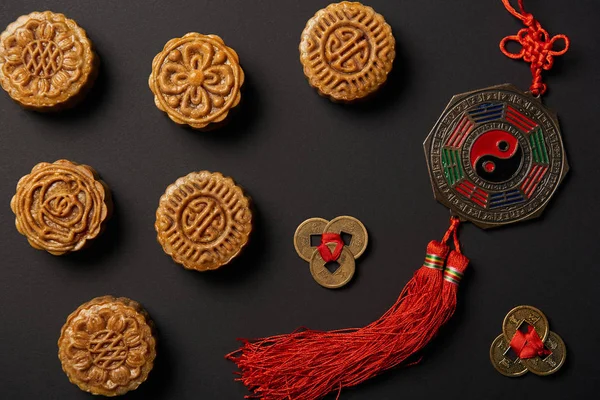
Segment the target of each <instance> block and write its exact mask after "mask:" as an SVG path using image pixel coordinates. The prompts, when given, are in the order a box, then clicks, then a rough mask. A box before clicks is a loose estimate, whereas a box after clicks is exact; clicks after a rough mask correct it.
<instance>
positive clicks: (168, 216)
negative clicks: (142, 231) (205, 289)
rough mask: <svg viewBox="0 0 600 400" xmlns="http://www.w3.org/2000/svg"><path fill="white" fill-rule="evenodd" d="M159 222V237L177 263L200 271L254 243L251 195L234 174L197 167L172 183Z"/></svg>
mask: <svg viewBox="0 0 600 400" xmlns="http://www.w3.org/2000/svg"><path fill="white" fill-rule="evenodd" d="M154 226H155V228H156V231H157V232H158V242H159V243H160V244H161V245H162V247H163V249H164V251H165V253H167V254H168V255H170V256H171V257H173V260H175V262H178V263H179V264H182V265H183V266H184V267H185V268H188V269H195V270H198V271H206V270H210V269H217V268H219V267H221V266H222V265H225V264H227V263H228V262H229V261H231V260H232V259H233V258H234V257H235V256H237V255H238V253H239V252H240V251H241V249H242V248H243V247H244V246H245V245H246V243H247V242H248V236H249V235H250V232H251V231H252V212H251V211H250V200H249V198H248V197H246V196H245V195H244V193H243V191H242V188H240V187H239V186H237V185H236V184H235V182H234V181H233V179H231V178H226V177H224V176H223V175H221V174H220V173H218V172H217V173H211V172H208V171H201V172H193V173H191V174H189V175H187V176H185V177H183V178H179V179H178V180H177V181H176V182H175V183H174V184H172V185H170V186H169V187H168V188H167V190H166V192H165V194H164V195H163V196H162V197H161V198H160V203H159V207H158V210H156V223H155V225H154Z"/></svg>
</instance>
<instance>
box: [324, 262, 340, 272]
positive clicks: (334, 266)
mask: <svg viewBox="0 0 600 400" xmlns="http://www.w3.org/2000/svg"><path fill="white" fill-rule="evenodd" d="M339 267H340V264H339V263H338V262H337V261H329V262H328V263H325V268H327V270H328V271H329V272H331V273H332V274H333V273H334V272H335V271H337V270H338V268H339Z"/></svg>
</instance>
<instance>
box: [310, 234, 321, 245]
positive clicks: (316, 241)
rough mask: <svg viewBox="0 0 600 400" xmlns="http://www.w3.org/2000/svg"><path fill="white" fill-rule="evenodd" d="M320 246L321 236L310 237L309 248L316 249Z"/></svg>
mask: <svg viewBox="0 0 600 400" xmlns="http://www.w3.org/2000/svg"><path fill="white" fill-rule="evenodd" d="M320 244H321V235H310V247H317V246H319V245H320Z"/></svg>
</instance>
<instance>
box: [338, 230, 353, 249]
mask: <svg viewBox="0 0 600 400" xmlns="http://www.w3.org/2000/svg"><path fill="white" fill-rule="evenodd" d="M340 237H341V238H342V242H344V246H350V242H352V234H350V233H346V232H340Z"/></svg>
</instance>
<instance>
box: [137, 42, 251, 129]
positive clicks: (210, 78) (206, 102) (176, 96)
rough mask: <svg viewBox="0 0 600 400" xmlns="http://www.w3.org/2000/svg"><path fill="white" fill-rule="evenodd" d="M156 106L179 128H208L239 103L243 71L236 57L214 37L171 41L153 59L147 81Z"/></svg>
mask: <svg viewBox="0 0 600 400" xmlns="http://www.w3.org/2000/svg"><path fill="white" fill-rule="evenodd" d="M148 83H149V85H150V90H152V93H154V102H155V104H156V106H157V107H158V108H159V109H160V110H162V111H164V112H166V113H167V115H168V116H169V118H171V119H172V120H173V121H174V122H176V123H177V124H180V125H189V126H191V127H192V128H195V129H204V128H207V126H208V125H209V124H215V123H218V122H221V121H223V120H224V119H225V118H227V115H228V113H229V111H230V110H231V109H232V108H233V107H235V106H236V105H238V103H239V102H240V100H241V98H242V97H241V94H240V88H241V86H242V84H243V83H244V71H243V70H242V68H241V67H240V60H239V58H238V55H237V53H236V52H235V51H234V50H233V49H232V48H230V47H227V46H226V45H225V43H224V42H223V39H221V38H220V37H218V36H216V35H202V34H200V33H188V34H187V35H185V36H183V37H181V38H175V39H171V40H169V41H168V42H167V44H166V45H165V47H164V49H163V51H161V52H160V53H158V54H157V55H156V57H154V61H153V62H152V73H151V74H150V79H149V81H148Z"/></svg>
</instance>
